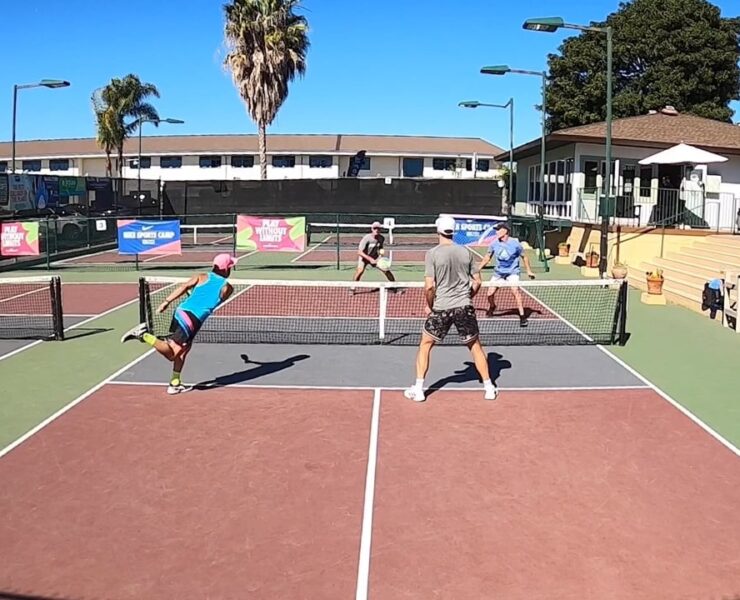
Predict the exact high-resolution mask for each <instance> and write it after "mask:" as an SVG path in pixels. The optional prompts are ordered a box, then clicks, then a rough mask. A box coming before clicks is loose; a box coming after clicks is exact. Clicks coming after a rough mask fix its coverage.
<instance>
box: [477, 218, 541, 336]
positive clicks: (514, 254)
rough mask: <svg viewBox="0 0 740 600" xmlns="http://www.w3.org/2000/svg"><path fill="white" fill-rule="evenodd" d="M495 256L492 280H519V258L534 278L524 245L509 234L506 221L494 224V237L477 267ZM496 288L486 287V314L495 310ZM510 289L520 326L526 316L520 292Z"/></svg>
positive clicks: (524, 325) (524, 321) (513, 288)
mask: <svg viewBox="0 0 740 600" xmlns="http://www.w3.org/2000/svg"><path fill="white" fill-rule="evenodd" d="M494 257H495V258H496V265H495V266H494V268H493V276H492V277H491V281H492V282H496V281H508V282H511V283H516V282H518V281H519V275H520V273H521V266H520V264H519V261H520V259H521V260H522V261H523V262H524V267H525V268H526V269H527V275H528V276H529V278H530V279H534V273H532V268H531V267H530V264H529V258H528V257H527V255H526V254H525V253H524V246H522V244H521V242H519V240H518V239H516V238H513V237H511V236H510V235H509V226H508V225H507V224H506V223H499V224H498V225H497V226H496V239H495V240H493V243H491V245H490V246H489V248H488V253H487V254H486V255H485V256H484V257H483V259H482V260H481V263H480V265H479V269H480V270H483V269H484V268H485V267H486V266H487V265H488V263H490V262H491V260H492V259H493V258H494ZM497 291H498V288H497V287H496V286H491V287H490V288H488V312H487V313H486V314H487V316H489V317H492V316H493V315H494V311H495V310H496V292H497ZM511 291H512V292H513V294H514V299H515V300H516V305H517V309H518V310H519V324H520V325H521V326H522V327H526V326H527V316H526V314H525V312H524V303H523V302H522V293H521V291H520V290H519V288H518V287H512V288H511Z"/></svg>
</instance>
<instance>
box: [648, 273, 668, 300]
mask: <svg viewBox="0 0 740 600" xmlns="http://www.w3.org/2000/svg"><path fill="white" fill-rule="evenodd" d="M645 275H646V277H647V288H648V289H647V291H648V294H653V295H660V294H662V293H663V281H664V279H663V270H662V269H655V270H653V271H647V273H645Z"/></svg>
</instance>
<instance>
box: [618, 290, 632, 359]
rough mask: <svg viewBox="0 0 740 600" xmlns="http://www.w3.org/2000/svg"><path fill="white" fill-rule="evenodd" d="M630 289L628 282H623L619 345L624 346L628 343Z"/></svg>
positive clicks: (620, 293)
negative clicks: (628, 298) (628, 299)
mask: <svg viewBox="0 0 740 600" xmlns="http://www.w3.org/2000/svg"><path fill="white" fill-rule="evenodd" d="M628 292H629V289H628V287H627V280H626V279H625V280H624V281H622V287H621V288H620V289H619V339H618V342H619V345H620V346H624V345H625V344H626V343H627V297H628V295H629V294H628Z"/></svg>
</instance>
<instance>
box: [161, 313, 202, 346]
mask: <svg viewBox="0 0 740 600" xmlns="http://www.w3.org/2000/svg"><path fill="white" fill-rule="evenodd" d="M201 325H203V324H202V323H201V322H200V321H199V320H198V319H197V318H196V317H195V316H194V315H193V314H192V313H190V312H188V311H187V310H181V309H179V308H178V309H177V310H176V311H175V314H174V315H173V316H172V321H171V322H170V335H169V339H171V340H172V341H173V342H175V343H176V344H178V345H180V346H187V345H188V344H190V343H191V342H192V341H193V338H195V335H196V334H197V333H198V331H199V330H200V328H201Z"/></svg>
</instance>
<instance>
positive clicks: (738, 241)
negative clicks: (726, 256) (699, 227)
mask: <svg viewBox="0 0 740 600" xmlns="http://www.w3.org/2000/svg"><path fill="white" fill-rule="evenodd" d="M702 241H704V242H707V243H710V244H717V245H720V246H724V247H725V248H740V235H708V236H705V237H704V238H702Z"/></svg>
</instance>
